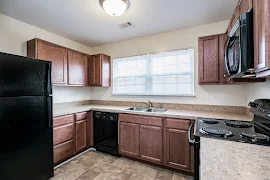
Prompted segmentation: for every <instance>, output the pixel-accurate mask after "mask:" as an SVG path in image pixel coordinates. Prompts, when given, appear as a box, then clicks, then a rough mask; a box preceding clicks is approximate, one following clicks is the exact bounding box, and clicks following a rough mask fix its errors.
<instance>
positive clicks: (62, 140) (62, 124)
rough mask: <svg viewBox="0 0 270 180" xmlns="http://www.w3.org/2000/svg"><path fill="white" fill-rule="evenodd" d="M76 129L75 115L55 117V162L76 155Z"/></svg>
mask: <svg viewBox="0 0 270 180" xmlns="http://www.w3.org/2000/svg"><path fill="white" fill-rule="evenodd" d="M74 129H75V120H74V115H67V116H61V117H55V118H54V119H53V145H54V147H53V150H54V164H58V163H61V162H63V161H65V160H67V159H68V158H70V157H71V156H73V155H74V153H75V144H74V141H75V139H74Z"/></svg>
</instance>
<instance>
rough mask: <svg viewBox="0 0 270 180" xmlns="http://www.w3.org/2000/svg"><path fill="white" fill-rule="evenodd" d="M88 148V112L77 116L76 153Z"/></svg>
mask: <svg viewBox="0 0 270 180" xmlns="http://www.w3.org/2000/svg"><path fill="white" fill-rule="evenodd" d="M86 148H87V112H82V113H77V114H76V153H78V152H81V151H83V150H85V149H86Z"/></svg>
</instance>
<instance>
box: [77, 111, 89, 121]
mask: <svg viewBox="0 0 270 180" xmlns="http://www.w3.org/2000/svg"><path fill="white" fill-rule="evenodd" d="M86 118H87V112H82V113H77V114H76V121H80V120H83V119H86Z"/></svg>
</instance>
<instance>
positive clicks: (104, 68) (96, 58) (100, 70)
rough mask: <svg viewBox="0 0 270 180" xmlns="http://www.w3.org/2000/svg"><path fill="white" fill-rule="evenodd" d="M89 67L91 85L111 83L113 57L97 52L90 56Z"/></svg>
mask: <svg viewBox="0 0 270 180" xmlns="http://www.w3.org/2000/svg"><path fill="white" fill-rule="evenodd" d="M88 69H89V75H88V79H89V84H90V85H91V86H104V87H109V86H110V85H111V57H110V56H107V55H105V54H97V55H92V56H89V58H88Z"/></svg>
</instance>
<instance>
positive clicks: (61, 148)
mask: <svg viewBox="0 0 270 180" xmlns="http://www.w3.org/2000/svg"><path fill="white" fill-rule="evenodd" d="M53 151H54V164H58V163H60V162H62V161H65V160H67V159H68V158H70V157H71V156H72V155H73V154H74V141H73V140H70V141H67V142H64V143H62V144H59V145H57V146H54V147H53Z"/></svg>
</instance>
